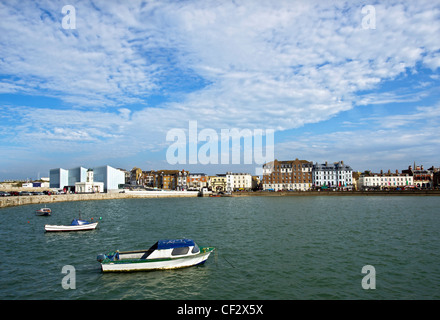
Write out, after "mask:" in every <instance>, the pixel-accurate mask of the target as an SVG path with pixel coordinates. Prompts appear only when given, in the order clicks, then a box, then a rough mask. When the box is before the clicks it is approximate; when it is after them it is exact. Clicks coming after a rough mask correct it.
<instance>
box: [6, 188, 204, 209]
mask: <svg viewBox="0 0 440 320" xmlns="http://www.w3.org/2000/svg"><path fill="white" fill-rule="evenodd" d="M197 196H198V192H179V191H176V192H173V191H162V192H160V191H150V192H148V191H145V192H138V191H132V192H125V193H91V194H88V193H85V194H59V195H50V196H49V195H35V196H13V197H1V198H0V208H5V207H14V206H21V205H27V204H40V203H41V204H50V203H55V202H64V201H87V200H110V199H127V198H171V197H172V198H175V197H197Z"/></svg>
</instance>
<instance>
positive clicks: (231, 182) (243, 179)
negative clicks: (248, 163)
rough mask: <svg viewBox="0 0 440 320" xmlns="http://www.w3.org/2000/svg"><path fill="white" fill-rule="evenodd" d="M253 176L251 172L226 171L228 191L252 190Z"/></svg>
mask: <svg viewBox="0 0 440 320" xmlns="http://www.w3.org/2000/svg"><path fill="white" fill-rule="evenodd" d="M251 189H252V176H251V174H250V173H232V172H227V173H226V191H228V192H232V191H237V190H251Z"/></svg>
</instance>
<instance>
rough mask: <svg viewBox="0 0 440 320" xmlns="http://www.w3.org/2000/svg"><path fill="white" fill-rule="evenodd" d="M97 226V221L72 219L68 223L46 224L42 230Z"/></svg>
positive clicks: (64, 229) (83, 228) (76, 229)
mask: <svg viewBox="0 0 440 320" xmlns="http://www.w3.org/2000/svg"><path fill="white" fill-rule="evenodd" d="M97 226H98V222H90V221H87V220H82V219H73V220H72V223H71V224H70V225H50V224H46V225H45V226H44V230H46V231H47V232H56V231H86V230H94V229H96V227H97Z"/></svg>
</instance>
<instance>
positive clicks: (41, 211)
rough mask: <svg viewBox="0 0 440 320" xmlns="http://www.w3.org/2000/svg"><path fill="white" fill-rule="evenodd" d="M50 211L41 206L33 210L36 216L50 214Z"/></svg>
mask: <svg viewBox="0 0 440 320" xmlns="http://www.w3.org/2000/svg"><path fill="white" fill-rule="evenodd" d="M51 213H52V210H51V209H50V208H46V207H44V208H41V209H38V210H36V211H35V214H36V215H37V216H50V214H51Z"/></svg>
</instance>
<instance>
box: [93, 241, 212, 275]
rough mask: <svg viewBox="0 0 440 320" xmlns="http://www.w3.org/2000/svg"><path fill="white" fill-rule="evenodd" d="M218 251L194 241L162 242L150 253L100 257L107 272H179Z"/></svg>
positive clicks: (103, 268) (104, 255)
mask: <svg viewBox="0 0 440 320" xmlns="http://www.w3.org/2000/svg"><path fill="white" fill-rule="evenodd" d="M214 250H215V248H214V247H201V248H199V247H198V246H197V244H196V243H195V242H194V241H193V240H191V239H172V240H159V241H158V242H156V243H155V244H154V245H153V246H152V247H151V248H149V249H148V250H136V251H121V252H119V251H115V252H110V253H107V254H100V255H98V257H97V260H98V262H100V263H101V269H102V271H103V272H122V271H149V270H158V269H176V268H185V267H190V266H195V265H199V264H203V263H205V261H206V260H207V259H208V257H209V255H210V254H211V252H213V251H214Z"/></svg>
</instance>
